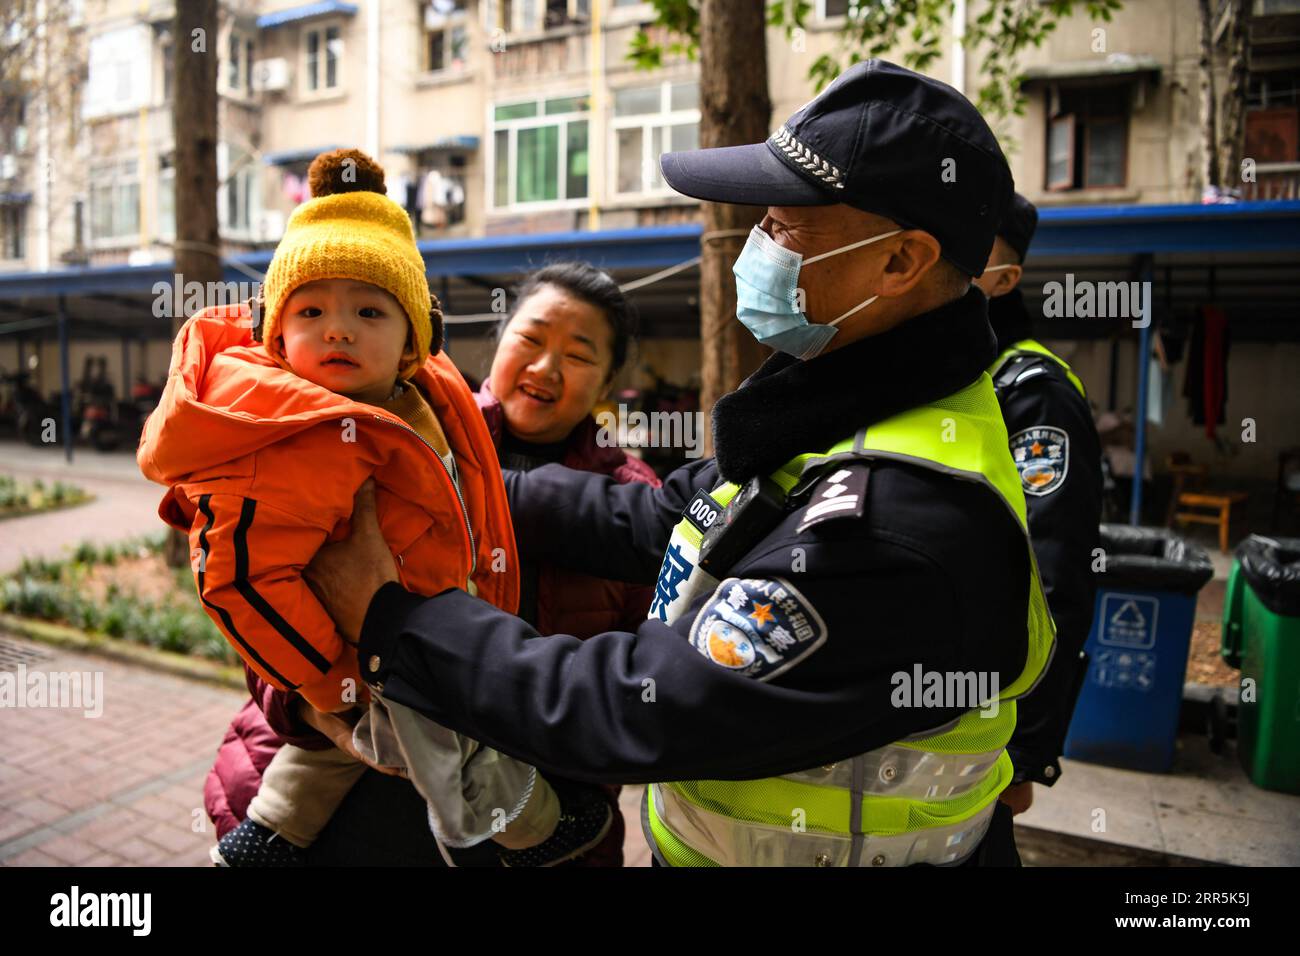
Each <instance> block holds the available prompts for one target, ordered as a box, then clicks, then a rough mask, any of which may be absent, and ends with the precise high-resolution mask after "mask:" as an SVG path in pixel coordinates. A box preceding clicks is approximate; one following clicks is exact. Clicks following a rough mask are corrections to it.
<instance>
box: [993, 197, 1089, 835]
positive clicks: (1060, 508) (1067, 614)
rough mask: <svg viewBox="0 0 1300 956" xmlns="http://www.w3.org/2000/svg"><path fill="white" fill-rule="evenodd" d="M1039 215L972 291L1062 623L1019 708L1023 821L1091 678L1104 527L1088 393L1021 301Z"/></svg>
mask: <svg viewBox="0 0 1300 956" xmlns="http://www.w3.org/2000/svg"><path fill="white" fill-rule="evenodd" d="M1037 226H1038V210H1037V209H1035V208H1034V206H1033V204H1032V203H1031V202H1030V201H1029V200H1028V199H1026V198H1025V197H1024V196H1022V195H1020V194H1019V193H1016V194H1015V195H1014V196H1013V197H1012V200H1011V207H1010V209H1009V211H1008V212H1007V216H1006V218H1005V219H1004V220H1003V222H1002V226H1001V228H1000V229H999V230H998V236H997V239H996V240H995V241H994V243H993V252H992V254H990V256H989V261H988V266H987V268H985V270H984V274H983V275H982V276H980V278H979V279H977V280H976V284H977V285H978V286H979V287H980V288H981V289H982V290H983V291H984V293H985V295H987V296H988V297H989V321H990V322H991V324H992V326H993V332H994V334H995V335H997V338H998V357H997V358H996V359H995V360H994V362H993V364H992V365H990V366H989V375H990V376H992V378H993V385H994V388H995V389H996V390H997V393H998V404H1000V405H1001V406H1002V417H1003V418H1004V419H1005V420H1006V423H1007V432H1008V433H1009V435H1010V441H1011V454H1012V458H1013V459H1014V460H1015V463H1016V470H1017V471H1018V472H1019V473H1020V481H1021V486H1022V488H1023V490H1024V493H1025V503H1026V505H1027V506H1028V509H1029V536H1030V538H1031V539H1032V540H1033V545H1034V554H1035V555H1036V556H1037V558H1038V570H1039V573H1040V575H1041V576H1042V580H1043V587H1044V589H1045V590H1046V592H1047V601H1048V604H1049V605H1050V607H1051V611H1052V617H1053V618H1054V619H1055V621H1056V641H1057V649H1056V655H1055V657H1054V658H1053V659H1052V664H1051V667H1049V668H1048V670H1047V672H1046V673H1045V674H1044V675H1043V679H1042V681H1041V682H1040V684H1039V686H1038V687H1037V688H1036V689H1035V690H1034V692H1033V693H1032V694H1029V695H1028V696H1027V697H1025V698H1023V699H1022V700H1021V701H1020V702H1019V704H1018V710H1019V714H1018V719H1017V723H1016V732H1015V734H1014V735H1013V736H1012V738H1011V743H1010V744H1009V745H1008V746H1007V751H1008V753H1009V754H1010V755H1011V760H1012V763H1013V764H1014V765H1015V777H1014V782H1013V783H1012V785H1011V786H1010V787H1008V788H1007V789H1006V790H1005V791H1003V794H1002V800H1003V801H1004V802H1005V803H1007V804H1008V805H1009V806H1010V807H1012V809H1013V811H1014V812H1016V813H1019V812H1021V811H1023V810H1026V809H1028V808H1029V805H1030V803H1031V802H1032V801H1033V784H1034V782H1037V783H1041V784H1044V785H1045V786H1048V787H1050V786H1052V785H1053V784H1054V783H1056V781H1057V780H1059V779H1060V776H1061V765H1060V763H1059V761H1058V758H1059V757H1060V755H1061V751H1062V750H1063V749H1064V747H1065V736H1066V732H1067V731H1068V730H1069V727H1070V716H1071V714H1072V713H1073V712H1074V702H1075V698H1076V697H1077V695H1078V688H1079V682H1080V681H1081V680H1082V679H1083V675H1084V672H1085V670H1086V665H1085V660H1086V659H1085V658H1084V656H1083V645H1084V642H1085V641H1086V640H1087V637H1088V631H1089V629H1090V628H1091V626H1092V614H1093V605H1094V601H1095V598H1096V585H1095V583H1094V579H1093V576H1092V562H1093V560H1094V552H1093V549H1094V548H1096V547H1098V525H1099V524H1100V522H1101V492H1102V478H1101V442H1100V441H1099V439H1098V437H1097V428H1096V425H1095V424H1094V423H1093V420H1092V413H1091V411H1090V410H1089V408H1088V398H1087V393H1086V392H1085V391H1084V388H1083V383H1082V382H1081V381H1079V377H1078V376H1077V375H1075V374H1074V372H1073V371H1071V369H1070V366H1069V365H1068V364H1066V362H1065V360H1064V359H1062V358H1061V357H1060V356H1058V355H1056V354H1055V353H1053V352H1051V351H1050V350H1049V349H1047V348H1046V347H1045V346H1044V345H1043V344H1042V343H1041V342H1039V341H1037V340H1036V339H1035V338H1033V330H1032V328H1031V326H1030V320H1029V312H1028V310H1027V309H1026V308H1025V300H1024V296H1023V295H1022V294H1021V292H1020V279H1021V276H1022V274H1023V267H1024V261H1025V253H1026V252H1027V251H1028V249H1029V243H1030V241H1031V240H1032V239H1033V237H1034V230H1035V229H1036V228H1037Z"/></svg>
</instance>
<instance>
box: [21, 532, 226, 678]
mask: <svg viewBox="0 0 1300 956" xmlns="http://www.w3.org/2000/svg"><path fill="white" fill-rule="evenodd" d="M164 540H165V536H163V535H156V536H153V537H149V538H139V539H135V540H132V541H127V542H123V543H120V544H110V545H94V544H89V543H86V544H82V545H80V546H79V547H78V548H77V550H76V551H75V552H74V553H73V555H72V556H71V557H70V558H68V559H66V560H60V561H51V560H46V559H28V560H25V561H24V562H23V563H22V565H21V566H20V567H19V568H18V570H17V571H16V572H14V573H13V574H11V575H8V576H6V577H4V578H0V611H2V612H5V613H8V614H12V615H16V616H19V617H26V618H35V619H37V620H42V621H53V622H58V623H64V624H68V625H71V626H72V627H75V628H78V629H80V630H83V631H87V632H90V633H92V634H100V635H103V636H104V637H107V638H110V639H113V640H121V641H124V642H133V643H137V644H143V645H145V646H148V647H153V648H159V649H162V650H166V651H172V652H176V653H181V654H188V655H191V656H194V657H199V658H205V659H208V660H212V661H216V662H219V663H222V664H237V663H238V661H239V659H238V655H236V654H235V652H234V651H233V650H232V649H231V648H230V645H229V644H228V643H227V642H226V639H225V638H224V637H223V636H222V635H221V632H220V631H218V630H217V627H216V625H214V624H213V623H212V621H211V620H210V619H209V618H208V616H207V614H205V613H204V611H203V609H202V607H201V605H200V604H199V599H198V595H197V594H195V590H194V577H193V575H192V573H191V572H190V569H189V568H187V567H186V568H172V567H168V565H167V563H166V562H165V561H164V560H163V555H162V548H163V542H164Z"/></svg>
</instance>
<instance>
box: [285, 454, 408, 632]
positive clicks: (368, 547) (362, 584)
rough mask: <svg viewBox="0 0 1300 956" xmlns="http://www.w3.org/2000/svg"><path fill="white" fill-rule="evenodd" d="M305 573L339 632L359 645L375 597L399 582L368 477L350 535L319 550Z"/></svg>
mask: <svg viewBox="0 0 1300 956" xmlns="http://www.w3.org/2000/svg"><path fill="white" fill-rule="evenodd" d="M302 574H303V578H304V579H306V581H307V585H308V587H310V588H311V589H312V592H313V593H314V594H315V595H316V597H317V599H318V600H319V601H320V602H321V604H323V605H324V606H325V612H326V613H327V614H329V616H330V617H331V618H333V619H334V624H335V626H336V627H337V628H338V629H339V632H340V633H341V634H342V635H343V636H344V637H346V638H347V639H348V640H350V641H353V642H355V641H356V640H357V639H358V637H359V636H360V634H361V625H362V624H363V623H364V622H365V619H366V611H367V610H368V609H369V608H370V601H371V599H372V598H373V597H374V596H375V592H376V591H378V590H379V589H380V588H381V587H383V586H384V585H385V584H387V583H388V582H389V581H396V580H398V577H397V565H396V564H395V563H394V562H393V554H392V552H391V551H389V550H388V542H386V541H385V540H384V536H383V534H382V533H381V532H380V530H379V517H378V515H377V514H376V513H375V483H374V481H373V480H371V479H369V478H367V479H366V482H365V484H363V485H362V486H361V487H360V488H359V489H357V494H356V497H355V498H354V499H353V502H352V533H351V534H350V535H348V537H347V538H346V539H345V540H343V541H336V542H335V543H334V544H327V545H325V546H324V547H322V548H321V549H320V550H319V551H317V552H316V556H315V557H314V558H312V559H311V563H310V564H308V565H307V567H305V568H303V572H302Z"/></svg>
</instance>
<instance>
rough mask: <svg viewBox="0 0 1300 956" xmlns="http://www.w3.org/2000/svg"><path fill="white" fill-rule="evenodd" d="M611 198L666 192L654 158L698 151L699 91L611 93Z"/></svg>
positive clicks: (683, 86) (668, 88) (676, 87)
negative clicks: (686, 151) (612, 158)
mask: <svg viewBox="0 0 1300 956" xmlns="http://www.w3.org/2000/svg"><path fill="white" fill-rule="evenodd" d="M611 132H612V135H613V139H614V157H615V159H614V170H613V172H614V193H615V194H616V195H621V196H626V195H635V194H639V193H656V192H669V191H670V190H668V187H667V184H666V183H664V178H663V174H662V173H660V172H659V156H660V155H661V154H663V153H671V152H676V151H678V150H684V149H698V148H699V145H700V86H699V84H698V83H696V82H695V81H693V80H692V81H690V82H687V83H659V84H656V85H655V86H636V87H631V88H629V89H624V90H615V91H614V120H613V122H612V123H611Z"/></svg>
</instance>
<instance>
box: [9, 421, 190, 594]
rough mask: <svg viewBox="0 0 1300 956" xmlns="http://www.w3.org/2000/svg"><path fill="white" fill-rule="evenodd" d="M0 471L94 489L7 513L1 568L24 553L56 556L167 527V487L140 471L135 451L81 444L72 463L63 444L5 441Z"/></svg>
mask: <svg viewBox="0 0 1300 956" xmlns="http://www.w3.org/2000/svg"><path fill="white" fill-rule="evenodd" d="M0 474H7V475H13V476H15V477H18V478H22V479H26V480H31V479H33V478H40V479H42V480H44V481H45V482H46V483H47V484H48V483H50V482H53V481H64V482H69V483H71V484H74V485H77V486H79V487H81V488H83V489H84V490H86V491H88V492H90V493H91V494H93V495H95V500H94V501H92V502H90V503H89V504H84V505H77V506H76V507H73V508H60V509H58V510H57V511H48V512H44V513H42V514H34V515H26V516H24V517H22V518H8V519H6V520H5V521H4V523H3V524H0V574H7V573H8V572H10V571H13V570H14V569H15V568H17V567H18V565H19V563H20V562H21V561H22V559H23V558H24V557H44V558H57V557H60V556H62V555H63V554H64V553H65V552H66V551H68V550H71V549H72V548H74V547H76V546H77V545H78V544H80V543H81V542H83V541H94V542H95V543H97V544H106V543H108V542H112V541H120V540H122V539H123V538H131V537H134V536H136V535H141V534H152V533H154V532H157V531H162V530H163V529H164V528H166V525H164V524H163V523H162V519H160V518H159V517H158V502H160V501H161V500H162V496H163V488H162V486H161V485H155V484H153V483H152V482H150V481H147V480H146V479H145V477H144V476H143V475H141V474H140V471H139V469H138V468H137V467H136V464H135V454H134V453H133V452H109V453H100V452H96V451H93V450H89V449H82V448H78V449H77V450H76V457H75V459H74V461H73V463H72V464H71V465H69V464H68V463H67V462H66V461H65V460H64V457H63V451H62V450H61V449H59V448H55V447H49V448H33V447H32V446H30V445H23V444H19V443H16V442H2V443H0Z"/></svg>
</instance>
